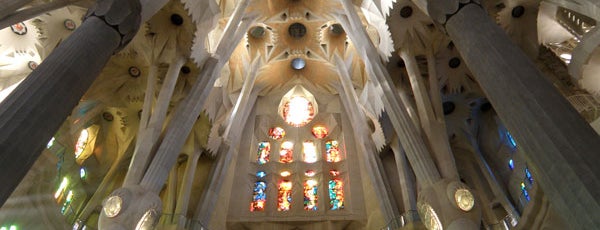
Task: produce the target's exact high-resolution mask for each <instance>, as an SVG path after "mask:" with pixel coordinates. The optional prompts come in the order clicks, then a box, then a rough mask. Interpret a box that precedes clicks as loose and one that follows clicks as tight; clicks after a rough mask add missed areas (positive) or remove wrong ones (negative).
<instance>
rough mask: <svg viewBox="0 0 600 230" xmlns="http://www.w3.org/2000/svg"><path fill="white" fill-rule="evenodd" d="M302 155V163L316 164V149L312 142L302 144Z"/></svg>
mask: <svg viewBox="0 0 600 230" xmlns="http://www.w3.org/2000/svg"><path fill="white" fill-rule="evenodd" d="M302 154H303V158H304V162H306V163H315V162H317V147H316V146H315V143H314V142H313V141H305V142H304V143H302Z"/></svg>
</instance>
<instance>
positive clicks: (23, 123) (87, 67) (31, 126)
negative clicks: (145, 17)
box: [0, 0, 141, 204]
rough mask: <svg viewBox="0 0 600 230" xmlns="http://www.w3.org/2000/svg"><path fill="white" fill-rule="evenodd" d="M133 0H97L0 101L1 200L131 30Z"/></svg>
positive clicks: (136, 13)
mask: <svg viewBox="0 0 600 230" xmlns="http://www.w3.org/2000/svg"><path fill="white" fill-rule="evenodd" d="M140 10H141V6H140V4H139V2H138V1H137V0H126V1H125V0H124V1H98V3H97V5H96V6H95V7H93V8H92V9H91V11H90V13H89V14H88V17H87V19H86V20H85V21H84V22H83V23H82V25H81V26H80V27H79V28H78V29H77V30H76V31H75V32H73V34H71V36H69V38H67V39H66V40H65V41H63V42H62V43H61V44H60V45H59V46H58V47H57V48H56V49H55V50H54V51H53V52H52V53H51V54H50V56H48V58H46V60H44V62H42V63H41V64H40V65H39V66H38V68H36V69H35V70H34V71H33V72H32V73H31V74H30V75H29V77H27V78H26V79H25V80H24V81H23V82H22V83H21V84H20V85H19V86H18V87H17V88H16V89H15V90H14V91H13V92H12V94H11V95H9V96H8V97H7V98H6V100H5V101H4V102H2V104H1V105H0V130H1V133H0V170H1V171H0V175H1V176H0V181H2V182H3V183H4V186H2V188H0V203H1V204H3V203H4V202H5V201H6V199H7V198H8V197H9V196H10V194H11V192H12V191H13V189H14V188H15V187H16V186H17V185H18V184H19V182H20V181H21V179H23V176H25V174H26V173H27V171H29V168H30V167H31V165H32V164H33V162H34V161H35V160H36V159H37V157H38V156H39V154H40V153H41V152H42V150H43V149H44V147H45V146H46V143H47V142H48V140H50V138H51V137H52V135H54V132H56V130H58V128H59V127H60V125H61V124H62V122H63V121H64V120H65V118H66V117H67V116H68V115H69V114H70V113H71V111H72V110H73V108H74V107H75V105H77V103H78V102H79V99H80V98H81V96H82V95H83V94H84V93H85V92H86V91H87V89H88V88H89V86H90V85H91V84H92V82H93V81H94V79H95V78H96V77H97V76H98V74H100V71H101V70H102V68H103V67H104V65H105V64H106V62H108V59H109V58H110V56H111V55H112V54H113V53H114V52H115V51H117V50H119V49H120V48H122V47H123V46H125V45H126V44H127V43H128V42H129V41H130V40H131V38H133V36H134V35H135V34H136V32H137V29H138V28H139V24H140Z"/></svg>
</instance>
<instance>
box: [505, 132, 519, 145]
mask: <svg viewBox="0 0 600 230" xmlns="http://www.w3.org/2000/svg"><path fill="white" fill-rule="evenodd" d="M506 139H508V144H509V145H510V146H511V147H512V148H516V147H517V142H516V141H515V139H514V138H513V136H512V135H510V133H509V132H506Z"/></svg>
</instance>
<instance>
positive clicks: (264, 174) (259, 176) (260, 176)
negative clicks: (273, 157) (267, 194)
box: [256, 171, 267, 178]
mask: <svg viewBox="0 0 600 230" xmlns="http://www.w3.org/2000/svg"><path fill="white" fill-rule="evenodd" d="M265 176H267V173H266V172H265V171H258V172H256V177H258V178H264V177H265Z"/></svg>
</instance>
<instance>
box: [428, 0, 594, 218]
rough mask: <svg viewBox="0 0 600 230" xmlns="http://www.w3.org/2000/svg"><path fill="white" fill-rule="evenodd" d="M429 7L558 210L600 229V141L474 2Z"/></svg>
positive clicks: (450, 0)
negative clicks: (598, 164) (598, 163)
mask: <svg viewBox="0 0 600 230" xmlns="http://www.w3.org/2000/svg"><path fill="white" fill-rule="evenodd" d="M460 2H462V3H461V4H459V0H447V1H433V0H430V1H429V5H428V11H429V14H430V16H431V17H432V18H433V19H434V20H435V21H436V22H437V23H438V24H439V25H441V27H440V28H442V29H445V30H446V31H447V33H448V34H449V35H450V37H451V38H452V40H453V42H454V44H455V45H456V47H457V48H458V51H459V52H460V54H461V56H462V57H463V58H464V60H465V62H466V64H467V65H468V66H469V69H470V70H471V71H472V72H473V74H474V75H475V77H476V78H477V80H478V82H479V84H480V85H481V88H482V89H483V90H484V92H485V94H486V96H487V97H488V99H489V100H490V102H491V103H492V105H493V106H494V108H495V109H496V112H497V113H498V116H499V117H500V119H501V120H502V121H503V123H504V124H505V125H506V127H507V128H508V129H509V130H510V131H511V134H512V135H513V136H514V137H515V139H516V140H517V142H518V143H519V148H520V149H521V150H522V152H523V154H525V156H526V159H527V160H528V166H529V167H530V168H532V171H534V172H537V173H536V174H537V175H536V176H537V181H539V183H538V184H539V185H540V187H541V188H542V190H543V191H544V193H545V194H546V195H547V196H548V197H549V200H550V201H551V202H552V204H553V206H554V207H555V208H556V211H557V212H558V213H560V215H561V216H562V217H563V219H564V220H566V221H567V222H568V223H569V224H570V226H572V227H573V229H594V228H597V226H600V218H598V216H600V178H599V177H600V167H598V166H597V165H596V163H597V162H600V154H598V153H599V151H600V138H599V137H598V134H596V133H595V132H594V130H593V129H592V128H591V127H590V126H589V125H588V124H587V123H586V122H585V121H584V120H583V119H582V118H581V116H580V115H579V114H578V113H577V111H575V109H573V107H572V106H571V105H570V104H569V102H568V101H567V100H566V99H565V98H564V97H563V96H562V95H561V94H560V93H559V92H558V91H557V90H556V89H555V88H554V86H552V84H551V83H550V82H549V81H548V80H546V79H545V77H544V76H543V75H542V73H541V72H540V71H539V70H538V69H537V68H536V67H535V65H534V64H533V63H532V61H531V60H530V59H529V58H527V56H526V55H525V54H524V53H523V51H521V50H520V49H519V48H518V47H516V46H515V45H514V44H513V43H512V42H511V41H510V39H509V37H508V36H507V34H506V32H504V31H503V30H502V29H501V28H500V27H498V26H497V25H496V23H494V22H493V21H492V20H491V19H490V18H489V16H488V14H487V13H486V12H485V11H484V10H483V9H482V8H481V7H480V6H479V5H478V4H476V3H474V2H472V1H460Z"/></svg>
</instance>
